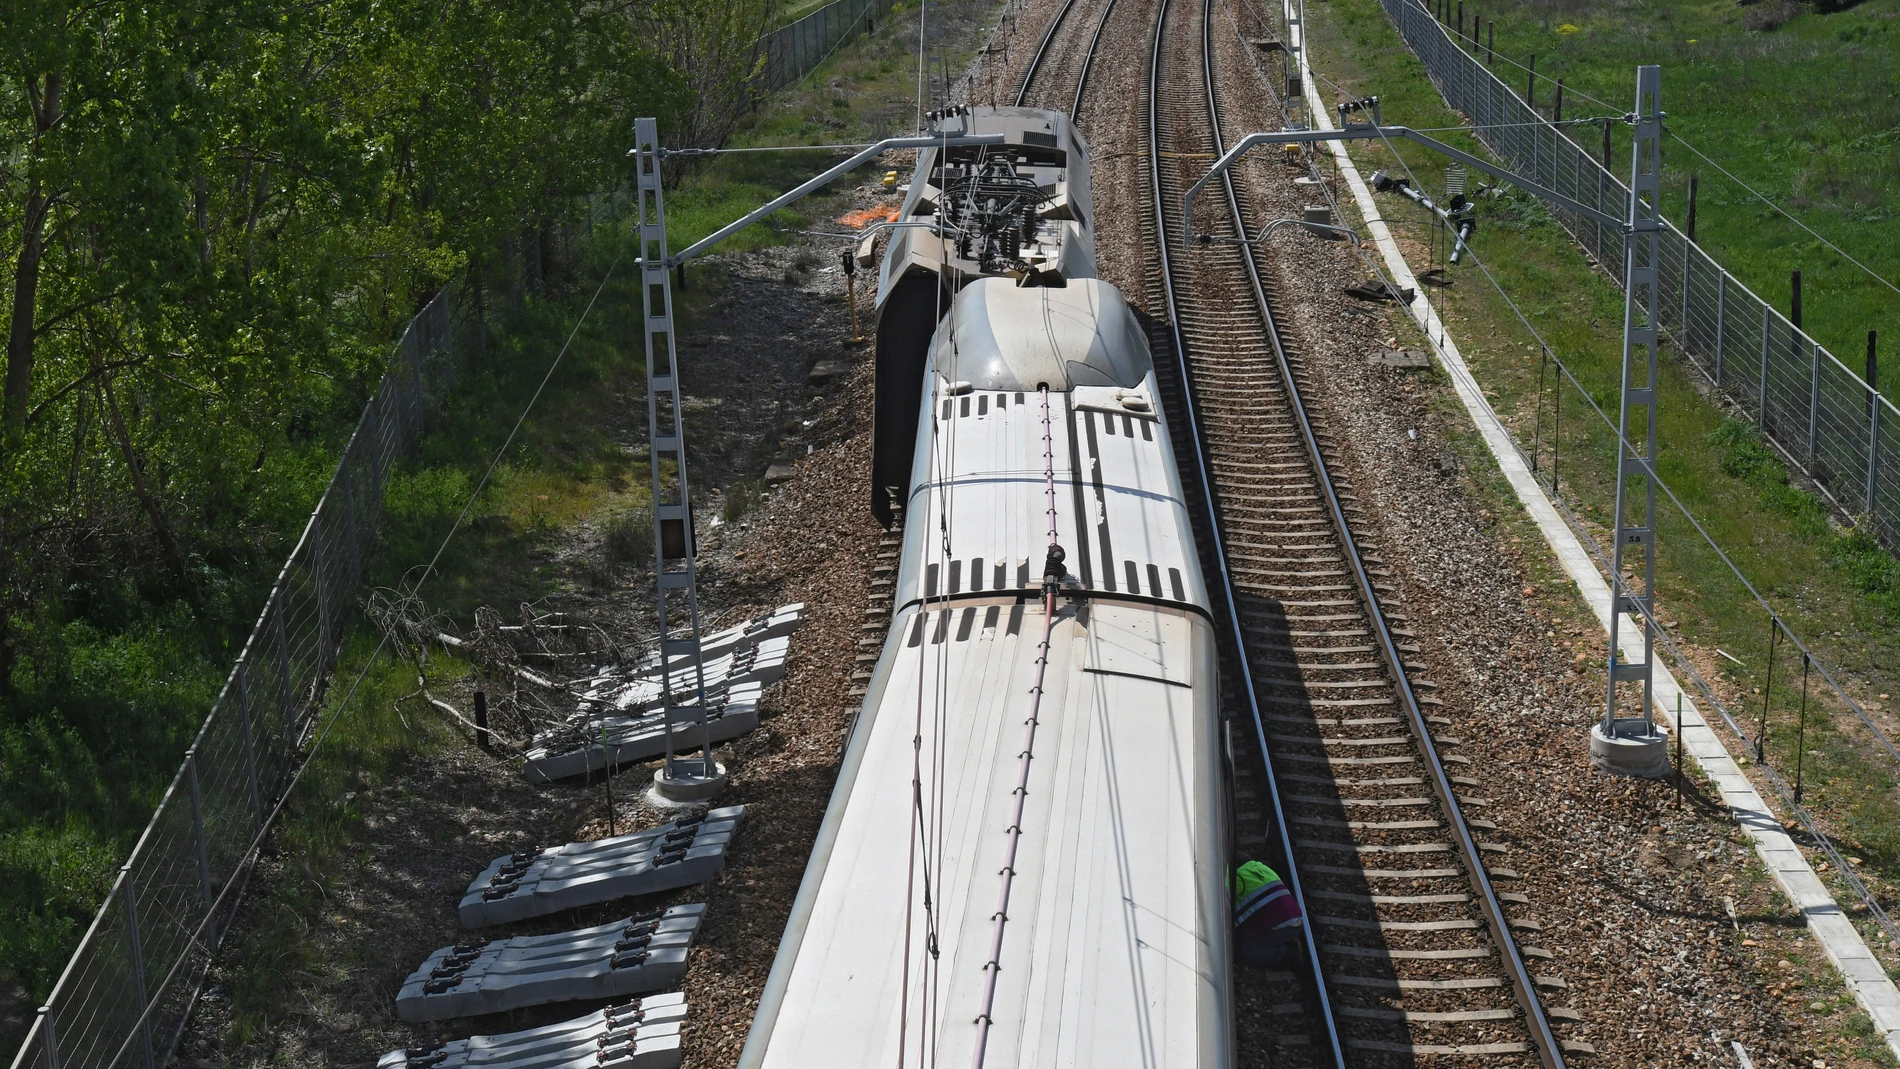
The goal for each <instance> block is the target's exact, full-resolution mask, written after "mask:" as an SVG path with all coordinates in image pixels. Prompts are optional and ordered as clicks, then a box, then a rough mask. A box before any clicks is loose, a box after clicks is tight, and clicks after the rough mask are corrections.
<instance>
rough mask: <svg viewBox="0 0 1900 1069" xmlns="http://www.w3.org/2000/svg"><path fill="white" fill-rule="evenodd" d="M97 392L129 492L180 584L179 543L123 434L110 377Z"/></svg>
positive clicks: (182, 570) (182, 571) (182, 576)
mask: <svg viewBox="0 0 1900 1069" xmlns="http://www.w3.org/2000/svg"><path fill="white" fill-rule="evenodd" d="M100 389H101V392H103V393H104V394H105V399H106V411H107V413H109V414H110V415H111V416H112V431H113V434H114V436H116V437H117V438H118V440H119V453H120V455H121V456H123V457H124V458H125V469H126V471H127V472H128V473H130V475H131V476H132V492H133V493H134V494H136V495H138V499H139V504H140V505H141V506H143V507H144V509H145V514H146V515H147V516H149V517H150V518H151V520H152V530H153V531H155V532H156V533H157V535H158V548H159V549H160V551H162V552H163V553H164V554H165V563H166V564H168V565H170V566H171V569H172V571H173V572H175V573H177V575H178V580H179V582H181V583H182V582H184V580H185V560H184V558H183V557H181V556H180V555H179V553H178V540H177V539H175V538H173V537H172V529H171V525H169V524H167V523H166V522H165V510H164V509H163V508H161V507H160V505H159V501H158V498H157V497H156V496H154V495H153V493H152V489H151V487H150V486H148V485H146V482H145V471H144V467H143V465H142V464H141V463H140V460H139V455H138V451H137V450H136V449H134V448H133V447H132V436H131V435H130V434H128V433H127V432H126V429H125V417H124V416H121V415H120V414H119V399H118V397H117V396H115V395H114V394H113V392H112V376H110V375H107V376H106V377H105V378H104V379H103V380H101V382H100Z"/></svg>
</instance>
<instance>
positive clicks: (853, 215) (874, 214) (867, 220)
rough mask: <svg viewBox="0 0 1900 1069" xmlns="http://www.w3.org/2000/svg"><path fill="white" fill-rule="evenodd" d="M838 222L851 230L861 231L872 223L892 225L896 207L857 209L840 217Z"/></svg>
mask: <svg viewBox="0 0 1900 1069" xmlns="http://www.w3.org/2000/svg"><path fill="white" fill-rule="evenodd" d="M838 221H839V222H840V223H843V224H844V225H845V226H848V227H850V228H851V229H853V230H863V229H864V228H865V227H867V226H870V225H871V224H872V223H894V222H896V221H897V205H895V204H878V205H874V206H872V207H869V208H859V209H858V210H856V211H851V212H846V213H844V214H843V215H840V216H839V217H838Z"/></svg>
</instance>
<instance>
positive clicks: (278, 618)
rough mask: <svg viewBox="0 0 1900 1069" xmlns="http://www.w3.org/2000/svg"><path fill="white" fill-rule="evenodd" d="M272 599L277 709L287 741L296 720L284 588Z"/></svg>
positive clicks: (279, 588)
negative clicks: (279, 694)
mask: <svg viewBox="0 0 1900 1069" xmlns="http://www.w3.org/2000/svg"><path fill="white" fill-rule="evenodd" d="M272 597H273V599H274V600H275V602H276V606H277V607H276V609H275V611H273V612H272V613H271V620H272V625H271V626H272V629H273V630H275V631H276V632H277V667H278V672H277V677H278V683H277V685H278V687H279V689H281V690H282V691H283V703H282V704H281V705H279V706H278V708H279V709H280V710H282V713H283V715H282V717H281V720H282V721H283V727H284V735H285V737H286V738H287V739H288V738H290V736H291V734H292V733H291V730H290V729H291V724H292V722H293V721H294V720H295V718H296V712H297V710H296V703H295V702H293V701H292V700H291V692H292V684H291V682H290V636H289V635H287V634H285V633H284V597H285V594H284V588H283V587H281V586H280V587H278V588H277V590H276V591H275V592H274V593H273V595H272ZM293 742H294V740H293Z"/></svg>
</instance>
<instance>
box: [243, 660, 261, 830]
mask: <svg viewBox="0 0 1900 1069" xmlns="http://www.w3.org/2000/svg"><path fill="white" fill-rule="evenodd" d="M247 674H248V673H247V672H246V671H245V664H244V662H243V661H239V662H238V667H237V700H238V703H237V707H238V739H239V741H241V742H242V743H243V744H244V776H245V779H246V781H247V782H249V784H250V787H251V823H253V824H255V825H256V826H257V827H258V828H259V829H260V830H261V829H262V828H263V827H264V803H263V799H262V798H260V797H259V796H258V793H257V753H256V751H255V750H254V749H253V748H252V745H251V702H250V698H249V696H248V695H247V694H246V693H245V692H246V691H247V690H249V689H250V688H248V687H246V686H245V685H244V677H245V676H246V675H247Z"/></svg>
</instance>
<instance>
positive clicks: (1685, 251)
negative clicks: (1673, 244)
mask: <svg viewBox="0 0 1900 1069" xmlns="http://www.w3.org/2000/svg"><path fill="white" fill-rule="evenodd" d="M1697 178H1698V176H1696V175H1690V176H1689V232H1688V234H1687V235H1686V236H1687V237H1688V239H1689V240H1688V242H1687V243H1686V244H1684V245H1683V247H1682V332H1683V335H1684V337H1687V336H1688V333H1689V256H1690V254H1691V253H1693V252H1694V251H1695V202H1696V187H1697V185H1698V184H1699V183H1698V181H1697Z"/></svg>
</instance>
